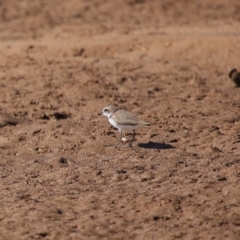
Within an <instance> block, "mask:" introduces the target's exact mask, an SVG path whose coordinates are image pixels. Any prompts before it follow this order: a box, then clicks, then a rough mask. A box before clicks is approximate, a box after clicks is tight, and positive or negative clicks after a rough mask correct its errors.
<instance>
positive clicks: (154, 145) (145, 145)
mask: <svg viewBox="0 0 240 240" xmlns="http://www.w3.org/2000/svg"><path fill="white" fill-rule="evenodd" d="M138 146H139V147H141V148H146V149H158V150H166V149H171V148H175V147H174V146H172V145H171V144H166V143H160V142H151V141H149V142H148V143H138Z"/></svg>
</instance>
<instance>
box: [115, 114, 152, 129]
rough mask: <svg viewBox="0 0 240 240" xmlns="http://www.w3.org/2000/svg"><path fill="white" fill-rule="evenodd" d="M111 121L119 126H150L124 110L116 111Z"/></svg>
mask: <svg viewBox="0 0 240 240" xmlns="http://www.w3.org/2000/svg"><path fill="white" fill-rule="evenodd" d="M111 118H112V119H113V120H115V121H116V122H117V124H119V125H130V126H136V125H146V126H148V125H150V124H148V123H146V122H144V121H142V120H140V119H139V118H138V117H136V116H135V115H133V114H132V113H130V112H128V111H124V110H118V111H116V112H115V113H114V114H113V115H112V117H111Z"/></svg>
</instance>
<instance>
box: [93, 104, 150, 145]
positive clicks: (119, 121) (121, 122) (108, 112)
mask: <svg viewBox="0 0 240 240" xmlns="http://www.w3.org/2000/svg"><path fill="white" fill-rule="evenodd" d="M98 115H103V116H105V117H107V118H108V121H109V123H110V124H111V125H112V126H113V127H115V128H117V129H118V130H119V132H120V142H121V140H122V131H123V130H132V132H133V138H132V140H131V141H130V142H129V147H132V144H133V141H134V139H135V135H136V133H135V131H134V130H135V129H137V128H138V127H141V126H150V124H149V123H147V122H144V121H142V120H140V119H139V118H138V117H136V116H135V115H134V114H132V113H131V112H128V111H125V110H122V109H120V108H119V107H118V106H115V105H108V106H106V107H104V108H103V110H102V112H100V113H99V114H98ZM117 146H118V144H117V145H116V146H115V147H117Z"/></svg>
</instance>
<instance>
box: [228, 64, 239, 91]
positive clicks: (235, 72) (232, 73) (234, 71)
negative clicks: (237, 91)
mask: <svg viewBox="0 0 240 240" xmlns="http://www.w3.org/2000/svg"><path fill="white" fill-rule="evenodd" d="M228 76H229V77H230V78H231V80H232V81H233V82H234V83H235V85H236V86H237V87H240V73H239V72H238V70H237V69H236V68H234V69H232V70H231V71H230V72H229V74H228Z"/></svg>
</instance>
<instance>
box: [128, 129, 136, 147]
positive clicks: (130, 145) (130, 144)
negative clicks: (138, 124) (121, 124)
mask: <svg viewBox="0 0 240 240" xmlns="http://www.w3.org/2000/svg"><path fill="white" fill-rule="evenodd" d="M135 135H136V133H135V131H134V130H133V138H132V141H131V142H129V147H132V144H133V141H134V139H135Z"/></svg>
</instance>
